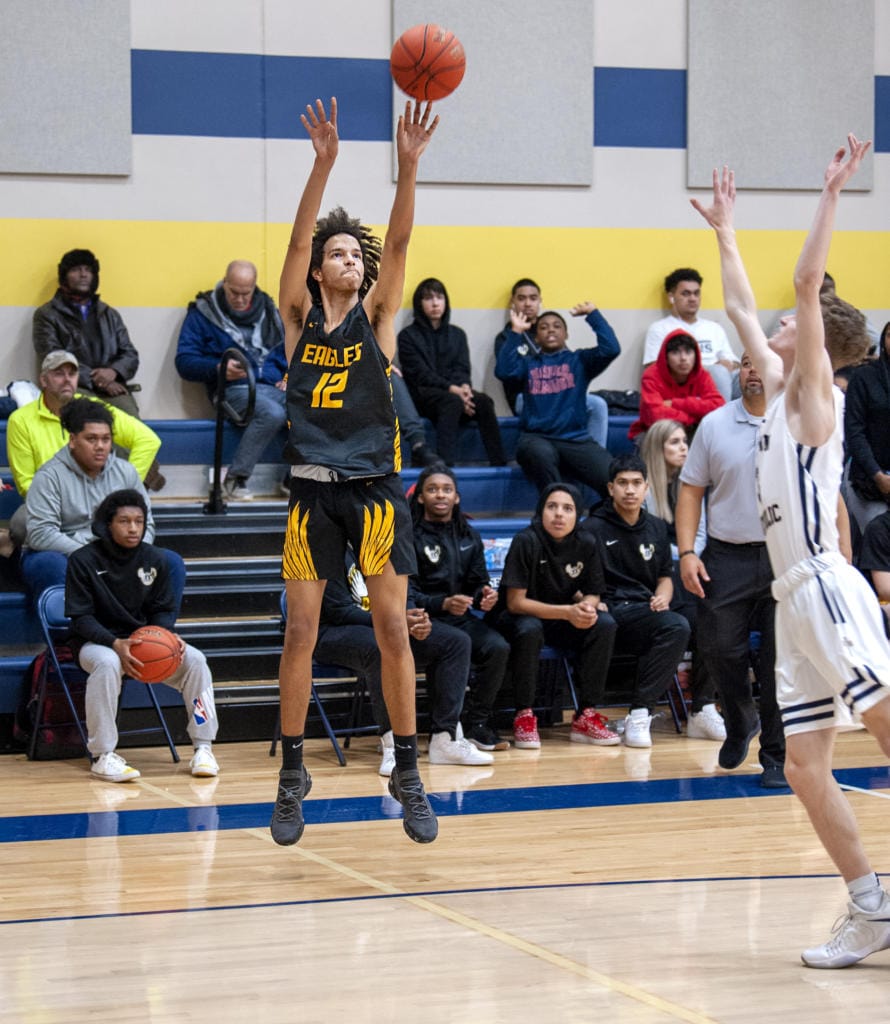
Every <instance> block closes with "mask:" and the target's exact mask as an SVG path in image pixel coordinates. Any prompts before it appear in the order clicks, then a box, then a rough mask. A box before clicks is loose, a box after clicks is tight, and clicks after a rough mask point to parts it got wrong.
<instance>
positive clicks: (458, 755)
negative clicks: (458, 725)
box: [430, 732, 494, 764]
mask: <svg viewBox="0 0 890 1024" xmlns="http://www.w3.org/2000/svg"><path fill="white" fill-rule="evenodd" d="M493 761H494V755H493V754H489V753H487V752H486V751H484V750H477V749H476V748H475V747H474V746H473V744H472V743H469V742H468V741H467V740H465V739H464V738H463V737H461V738H460V739H457V740H453V739H452V738H451V735H450V734H449V733H447V732H437V733H433V736H432V739H431V740H430V764H491V763H492V762H493Z"/></svg>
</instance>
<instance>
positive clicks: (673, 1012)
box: [243, 828, 717, 1024]
mask: <svg viewBox="0 0 890 1024" xmlns="http://www.w3.org/2000/svg"><path fill="white" fill-rule="evenodd" d="M243 831H244V832H246V833H248V834H249V835H252V836H255V837H256V838H258V839H262V840H264V841H265V842H269V843H274V840H273V839H272V835H271V833H269V832H267V831H266V830H263V829H257V828H249V829H244V830H243ZM292 852H293V853H296V854H297V855H298V856H300V857H302V858H303V859H304V860H309V861H313V862H314V863H315V864H318V865H319V866H321V867H325V868H327V869H328V870H330V871H333V872H335V873H338V874H341V875H344V876H345V877H347V878H350V879H352V880H353V881H356V882H361V883H362V884H363V885H366V886H368V887H369V888H371V889H376V890H377V891H378V892H381V893H385V894H386V895H387V896H393V895H395V896H399V898H400V899H401V900H402V901H404V902H405V903H410V904H411V905H412V906H415V907H417V908H418V909H419V910H425V911H426V912H427V913H430V914H435V915H436V916H437V917H441V918H444V919H445V920H447V921H451V922H453V923H454V924H457V925H460V926H461V927H463V928H467V929H469V930H471V931H474V932H478V933H479V934H480V935H485V936H487V937H488V938H490V939H494V940H495V941H497V942H500V943H502V944H503V945H505V946H508V947H509V948H511V949H515V950H518V951H519V952H520V953H527V954H528V955H529V956H533V957H536V958H537V959H539V960H543V961H544V962H545V963H549V964H551V965H552V966H554V967H558V968H559V969H560V970H563V971H567V972H569V973H570V974H575V975H578V976H579V977H581V978H585V979H586V980H587V981H592V982H593V983H594V984H595V985H599V986H601V987H602V988H604V989H607V990H608V991H610V992H615V993H617V994H618V995H623V996H625V997H626V998H628V999H632V1000H634V1001H635V1002H638V1003H642V1004H643V1005H645V1006H649V1007H651V1008H652V1009H654V1010H657V1011H659V1012H660V1013H663V1014H665V1015H666V1016H668V1017H673V1018H674V1019H675V1020H682V1021H686V1022H687V1024H717V1022H716V1021H715V1020H714V1018H713V1017H708V1016H706V1015H705V1014H702V1013H698V1012H696V1011H695V1010H690V1009H689V1008H688V1007H685V1006H680V1005H679V1003H674V1002H671V1000H669V999H662V998H661V996H657V995H653V994H652V993H651V992H647V991H646V990H645V989H642V988H639V987H638V986H636V985H630V984H628V983H627V982H624V981H620V980H619V979H618V978H613V977H611V976H610V975H608V974H603V973H602V972H600V971H595V970H593V969H592V968H590V967H588V966H587V965H586V964H582V963H579V962H578V961H577V960H572V959H571V957H567V956H563V955H562V954H561V953H555V952H553V950H550V949H547V948H546V947H544V946H540V945H538V944H537V943H535V942H529V941H528V940H527V939H522V938H520V937H519V936H518V935H514V934H512V933H511V932H508V931H505V930H504V929H503V928H495V927H493V926H492V925H488V924H485V923H484V922H483V921H479V920H477V919H476V918H474V917H470V916H469V915H467V914H464V913H463V912H462V911H459V910H452V909H450V908H449V907H445V906H443V905H442V904H440V903H436V901H435V900H432V899H430V898H429V897H428V896H412V895H411V894H410V893H403V892H401V890H398V889H396V888H394V887H393V886H391V885H388V884H387V883H386V882H382V881H380V880H379V879H377V878H373V877H372V876H371V875H366V874H364V873H363V872H361V871H355V870H354V869H353V868H349V867H347V866H346V865H345V864H341V863H339V861H335V860H331V859H330V858H329V857H324V856H322V855H321V854H318V853H313V852H312V851H311V850H308V849H306V848H304V847H300V846H295V847H294V848H293V851H292ZM456 895H459V894H456Z"/></svg>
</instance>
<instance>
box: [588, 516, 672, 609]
mask: <svg viewBox="0 0 890 1024" xmlns="http://www.w3.org/2000/svg"><path fill="white" fill-rule="evenodd" d="M581 533H582V534H585V535H587V536H588V537H591V538H595V539H596V540H597V541H599V552H600V556H601V557H602V560H603V571H604V573H605V577H606V589H605V591H604V592H603V596H604V597H605V599H606V601H607V603H611V602H615V601H645V602H646V603H648V602H649V599H650V598H651V597H652V595H653V594H654V593H655V588H656V587H657V586H658V581H659V580H660V579H662V578H663V577H665V576H670V575H671V573H672V568H673V567H672V562H671V542H670V540H669V539H668V529H667V523H666V522H665V521H664V520H663V519H659V518H658V516H654V515H652V514H651V513H649V512H647V511H646V509H645V508H641V509H640V517H639V519H637V521H636V522H635V523H634V524H633V526H631V525H630V524H629V523H627V522H626V521H625V520H624V519H622V517H621V516H620V515H619V514H618V512H616V511H615V507H614V505H613V504H612V501H611V499H609V500H607V501H604V502H603V503H602V504H601V505H599V506H598V507H597V508H596V509H594V511H593V512H592V514H591V515H590V517H589V518H587V519H585V520H584V522H583V523H582V524H581Z"/></svg>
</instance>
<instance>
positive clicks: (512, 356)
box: [494, 309, 621, 441]
mask: <svg viewBox="0 0 890 1024" xmlns="http://www.w3.org/2000/svg"><path fill="white" fill-rule="evenodd" d="M541 315H542V316H543V315H544V314H543V313H542V314H541ZM585 320H586V321H587V325H588V327H590V329H591V330H592V331H594V332H595V333H596V347H595V348H580V349H570V348H568V347H565V348H561V349H558V350H557V351H556V352H544V351H543V350H542V349H539V348H535V349H534V350H533V349H532V348H531V347H530V346H529V344H528V341H527V338H526V335H525V334H517V333H516V332H515V331H512V330H511V331H508V333H507V340H506V342H505V344H504V345H503V347H502V348H501V350H500V352H499V353H498V357H497V362H496V364H495V371H494V374H495V376H496V377H497V378H498V380H500V381H503V382H504V385H505V386H506V385H508V384H510V385H512V386H514V387H515V389H516V390H517V392H521V393H522V394H523V399H522V412H521V414H520V417H519V426H520V429H521V430H523V431H528V432H529V433H532V434H541V435H543V436H544V437H558V438H561V439H562V440H564V441H581V440H589V438H590V433H589V428H588V413H587V387H588V385H589V384H590V382H591V381H592V380H593V378H594V377H596V376H597V375H598V374H600V373H602V372H603V370H605V368H606V367H607V366H608V365H609V363H611V362H612V360H613V359H615V358H616V357H617V356H618V354H619V353H620V352H621V346H620V344H619V343H618V338H617V337H616V336H615V332H614V331H613V330H612V328H611V327H610V326H609V323H608V321H607V320H606V318H605V317H604V316H603V315H602V313H600V311H599V310H598V309H595V310H593V312H592V313H588V314H587V316H586V317H585Z"/></svg>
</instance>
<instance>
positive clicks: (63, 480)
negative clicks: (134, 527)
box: [25, 447, 155, 555]
mask: <svg viewBox="0 0 890 1024" xmlns="http://www.w3.org/2000/svg"><path fill="white" fill-rule="evenodd" d="M123 488H133V489H134V490H137V491H139V493H140V494H141V495H142V496H143V498H144V499H145V503H146V505H148V496H147V495H146V493H145V488H144V487H143V486H142V481H141V480H140V479H139V474H138V473H137V472H136V470H135V469H134V468H133V466H132V465H131V464H130V463H129V462H127V461H126V460H125V459H119V458H118V457H117V456H116V455H115V454H114V452H109V455H108V461H107V462H106V463H105V465H104V467H103V469H102V472H101V473H99V475H98V476H94V477H91V476H89V475H88V474H87V473H85V472H84V471H83V470H82V469H81V467H80V465H79V463H78V462H77V460H76V459H75V458H74V456H73V455H72V454H71V449H70V448H67V447H66V448H62V449H60V450H59V451H58V452H56V454H55V455H54V456H53V457H52V458H51V459H50V460H49V462H45V463H44V464H43V465H42V466H41V467H40V469H38V470H37V472H36V473H35V474H34V479H33V480H32V481H31V486H30V487H29V488H28V497H27V498H26V499H25V504H26V505H27V508H28V535H27V537H26V539H25V544H26V545H27V547H29V548H31V549H33V550H35V551H58V552H60V553H61V554H63V555H70V554H71V553H72V552H73V551H76V550H77V549H78V548H79V547H83V545H84V544H88V543H89V542H90V541H91V540H92V538H93V532H92V520H93V513H94V512H95V511H96V509H97V508H98V507H99V503H100V502H101V501H102V500H103V498H106V497H108V495H109V494H111V492H112V491H119V490H121V489H123ZM154 532H155V526H154V521H153V519H152V517H151V506H150V505H149V509H148V516H147V517H146V520H145V536H146V537H147V538H148V539H149V540H151V539H152V538H153V537H154Z"/></svg>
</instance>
